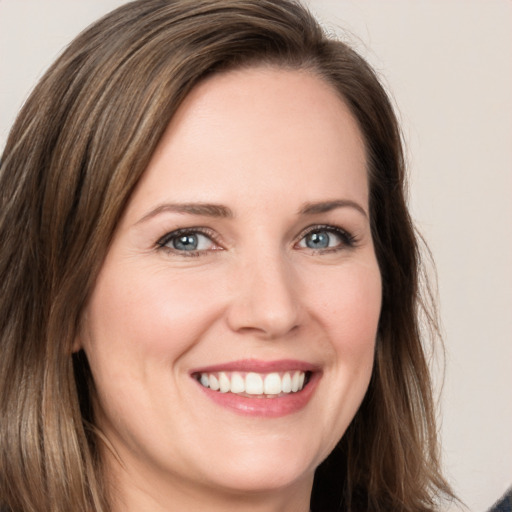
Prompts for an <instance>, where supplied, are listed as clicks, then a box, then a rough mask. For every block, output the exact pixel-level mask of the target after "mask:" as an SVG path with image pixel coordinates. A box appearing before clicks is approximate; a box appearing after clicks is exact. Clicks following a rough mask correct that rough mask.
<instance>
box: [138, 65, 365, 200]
mask: <svg viewBox="0 0 512 512" xmlns="http://www.w3.org/2000/svg"><path fill="white" fill-rule="evenodd" d="M292 183H293V184H294V185H299V184H302V186H303V189H302V190H301V193H302V194H303V195H304V194H306V195H308V197H307V198H306V197H304V200H311V201H315V200H317V199H318V198H317V197H315V196H316V195H321V196H322V198H325V195H326V193H327V192H326V190H330V189H336V188H338V189H339V190H340V193H343V194H345V193H347V194H349V195H351V194H356V195H358V196H359V197H358V200H359V201H363V202H365V201H366V199H365V198H362V197H361V194H363V195H364V194H366V157H365V150H364V144H363V140H362V136H361V132H360V130H359V128H358V125H357V122H356V121H355V119H354V117H353V116H352V114H351V113H350V111H349V109H348V107H347V106H346V104H345V103H344V101H343V100H342V98H341V96H340V95H339V94H338V92H337V91H336V90H335V89H334V87H332V86H331V85H330V84H328V83H327V82H325V81H324V80H323V79H321V78H319V77H318V76H316V75H315V74H314V73H312V72H310V71H303V70H287V69H280V68H274V67H257V68H249V69H241V70H235V71H229V72H226V73H221V74H217V75H214V76H212V77H210V78H208V79H207V80H205V81H204V82H202V83H200V84H199V85H198V86H197V87H196V88H195V89H193V90H192V92H191V93H190V94H189V95H188V96H187V98H186V99H185V100H184V102H183V103H182V104H181V106H180V107H179V109H178V110H177V112H176V114H175V115H174V117H173V118H172V120H171V122H170V124H169V126H168V128H167V130H166V132H165V134H164V136H163V138H162V140H161V141H160V143H159V145H158V147H157V150H156V151H155V153H154V155H153V157H152V159H151V162H150V164H149V166H148V168H147V170H146V172H145V174H144V176H143V178H142V180H141V183H140V184H139V187H138V188H139V190H140V189H141V188H143V189H144V195H145V198H146V200H147V201H148V202H151V201H152V199H151V198H152V197H153V198H154V199H153V201H156V200H157V197H158V196H162V194H163V191H166V192H165V193H166V194H167V195H168V196H169V198H168V199H169V200H181V199H186V200H187V201H211V200H212V199H215V200H216V201H219V202H226V201H228V200H233V199H234V198H235V199H236V198H237V197H238V196H240V195H241V194H242V193H243V192H247V193H249V192H250V194H249V195H250V196H251V198H253V197H257V196H259V197H260V199H261V200H264V199H265V198H268V197H270V196H271V195H272V193H273V192H277V191H279V192H280V193H283V191H289V188H290V185H291V184H292ZM221 184H223V185H224V188H223V189H221V187H220V185H221ZM363 189H364V190H363ZM181 193H183V194H185V195H187V197H185V198H182V197H172V196H173V195H178V196H179V195H180V194H181ZM212 194H217V196H218V197H213V198H212ZM135 195H136V196H137V191H136V194H135ZM223 195H225V197H223ZM228 202H229V201H228Z"/></svg>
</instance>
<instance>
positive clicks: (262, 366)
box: [191, 359, 319, 374]
mask: <svg viewBox="0 0 512 512" xmlns="http://www.w3.org/2000/svg"><path fill="white" fill-rule="evenodd" d="M292 370H301V371H303V372H314V371H318V370H319V366H318V365H315V364H312V363H308V362H306V361H299V360H296V359H280V360H274V361H262V360H258V359H241V360H238V361H230V362H226V363H220V364H215V365H211V366H202V367H200V368H195V369H193V370H192V371H191V373H192V374H197V373H212V372H222V371H227V372H237V371H238V372H255V373H271V372H287V371H292Z"/></svg>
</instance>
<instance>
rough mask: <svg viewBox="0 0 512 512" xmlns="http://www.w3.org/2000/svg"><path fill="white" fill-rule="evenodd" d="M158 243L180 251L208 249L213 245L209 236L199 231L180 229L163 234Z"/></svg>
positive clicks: (190, 251)
mask: <svg viewBox="0 0 512 512" xmlns="http://www.w3.org/2000/svg"><path fill="white" fill-rule="evenodd" d="M158 245H159V246H160V247H165V248H168V249H171V250H173V251H175V252H182V253H195V252H200V251H208V250H211V249H213V248H214V247H215V243H214V242H213V240H212V239H211V238H210V237H209V236H207V235H205V234H203V233H201V232H199V231H192V230H181V229H180V230H177V231H173V232H172V233H168V234H167V235H165V236H164V237H163V238H162V239H160V240H159V241H158Z"/></svg>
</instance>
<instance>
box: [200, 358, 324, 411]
mask: <svg viewBox="0 0 512 512" xmlns="http://www.w3.org/2000/svg"><path fill="white" fill-rule="evenodd" d="M292 370H301V371H304V372H308V374H309V381H308V383H307V385H305V386H304V388H303V389H302V390H301V391H297V392H295V393H290V394H286V395H282V396H278V397H274V398H264V397H261V396H255V397H247V396H240V395H237V394H234V393H220V392H218V391H213V390H211V389H210V388H205V387H204V386H202V385H201V383H200V382H198V381H197V379H196V378H195V377H194V376H195V375H197V374H198V373H208V372H221V371H228V372H229V371H239V372H257V373H271V372H286V371H292ZM190 376H191V378H192V379H193V380H194V382H195V383H196V385H197V386H198V387H199V389H200V390H201V391H202V392H203V393H204V395H205V396H206V397H207V398H208V399H210V400H212V401H213V402H214V403H215V404H217V405H219V406H221V407H224V408H227V409H230V410H231V411H233V412H235V413H238V414H241V415H244V416H254V417H262V418H279V417H282V416H286V415H288V414H293V413H296V412H299V411H300V410H302V409H303V408H304V407H306V405H307V404H308V403H309V401H310V399H311V398H312V396H313V394H314V392H315V390H316V387H317V385H318V382H319V381H320V378H321V372H320V370H319V367H318V366H317V365H314V364H310V363H307V362H304V361H296V360H292V359H283V360H279V361H259V360H255V359H246V360H240V361H232V362H229V363H225V364H216V365H211V366H205V367H201V368H197V369H194V370H192V371H191V372H190Z"/></svg>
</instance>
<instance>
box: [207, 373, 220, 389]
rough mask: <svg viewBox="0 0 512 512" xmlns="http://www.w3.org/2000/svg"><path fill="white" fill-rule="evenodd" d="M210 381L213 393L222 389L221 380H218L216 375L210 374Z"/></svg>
mask: <svg viewBox="0 0 512 512" xmlns="http://www.w3.org/2000/svg"><path fill="white" fill-rule="evenodd" d="M208 380H209V381H210V389H213V391H218V390H219V389H220V386H219V379H217V377H215V375H213V374H210V375H209V376H208Z"/></svg>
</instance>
